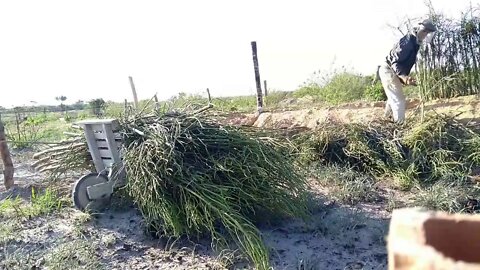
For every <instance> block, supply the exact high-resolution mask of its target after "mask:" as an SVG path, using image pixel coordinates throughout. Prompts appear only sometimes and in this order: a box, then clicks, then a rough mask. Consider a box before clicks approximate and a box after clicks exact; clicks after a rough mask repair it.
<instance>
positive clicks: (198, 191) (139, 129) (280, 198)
mask: <svg viewBox="0 0 480 270" xmlns="http://www.w3.org/2000/svg"><path fill="white" fill-rule="evenodd" d="M121 126H122V127H123V130H122V133H123V134H124V145H125V150H124V151H125V152H124V165H125V168H126V172H127V178H128V187H127V190H128V191H129V193H130V196H131V197H132V198H133V200H134V201H135V203H136V204H137V205H138V206H139V208H140V210H141V212H142V213H143V216H144V217H145V219H146V221H147V223H148V224H150V225H151V226H153V227H155V228H156V229H157V230H159V231H162V232H164V233H166V234H168V235H172V236H181V235H189V236H201V235H203V234H204V233H208V234H209V235H210V236H211V238H212V240H213V243H214V244H215V245H218V246H219V247H224V246H227V245H228V242H229V241H231V240H233V241H234V243H235V244H236V245H237V246H238V247H239V248H240V249H241V250H243V251H244V252H245V253H246V254H247V255H248V256H249V258H250V259H251V261H252V262H253V263H255V265H256V267H257V268H259V269H268V267H269V256H268V251H267V248H266V247H265V245H264V244H263V242H262V239H261V236H260V233H259V231H258V229H257V227H256V226H255V224H256V221H258V220H259V219H265V216H272V217H275V216H297V217H298V216H300V217H305V216H306V214H307V207H306V200H305V193H304V191H305V190H306V188H305V185H306V182H305V179H304V178H303V177H302V175H301V174H299V173H298V172H299V170H298V168H296V167H295V165H294V164H295V163H293V162H291V161H292V160H291V159H290V158H289V156H288V154H287V153H288V151H289V150H288V147H287V146H285V145H283V144H282V143H280V142H278V141H276V140H275V139H272V137H269V136H265V137H263V136H262V134H256V133H255V132H252V131H251V130H249V131H243V130H242V129H238V128H233V127H228V126H222V125H220V124H218V123H217V122H216V121H214V120H212V119H209V118H207V117H195V116H192V115H186V114H160V115H152V116H148V117H144V116H137V115H135V116H132V117H129V119H127V120H126V121H125V122H124V123H122V124H121Z"/></svg>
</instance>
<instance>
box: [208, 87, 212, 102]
mask: <svg viewBox="0 0 480 270" xmlns="http://www.w3.org/2000/svg"><path fill="white" fill-rule="evenodd" d="M207 94H208V104H210V103H212V96H210V89H208V88H207Z"/></svg>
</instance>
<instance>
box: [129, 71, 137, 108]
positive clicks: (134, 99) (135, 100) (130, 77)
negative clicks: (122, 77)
mask: <svg viewBox="0 0 480 270" xmlns="http://www.w3.org/2000/svg"><path fill="white" fill-rule="evenodd" d="M128 79H129V80H130V87H132V93H133V104H134V106H135V109H138V98H137V91H136V90H135V84H133V78H132V76H129V77H128Z"/></svg>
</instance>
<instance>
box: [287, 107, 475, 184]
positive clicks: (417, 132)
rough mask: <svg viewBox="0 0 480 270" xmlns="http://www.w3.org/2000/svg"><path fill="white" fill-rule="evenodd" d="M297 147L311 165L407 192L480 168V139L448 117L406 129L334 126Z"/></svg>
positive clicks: (302, 137)
mask: <svg viewBox="0 0 480 270" xmlns="http://www.w3.org/2000/svg"><path fill="white" fill-rule="evenodd" d="M295 141H296V142H297V144H298V146H299V149H300V152H303V153H304V154H303V155H302V156H301V158H302V161H303V162H305V163H307V164H308V163H313V162H319V163H321V164H325V165H329V164H336V165H341V166H347V167H351V168H353V169H354V170H356V171H360V172H366V173H369V174H372V175H374V176H380V177H391V178H392V179H394V181H395V183H396V184H397V185H398V186H399V187H401V188H404V189H409V188H411V187H413V186H415V185H429V184H433V183H435V182H437V181H438V180H439V179H442V178H444V177H445V176H447V175H448V176H452V177H453V178H461V177H464V176H465V175H468V174H470V173H471V172H472V170H473V169H475V168H477V167H478V166H479V165H480V163H479V161H480V158H479V157H480V148H479V147H478V146H479V143H480V134H479V133H477V131H475V130H474V129H473V128H470V127H468V126H467V125H464V124H462V123H459V122H458V121H456V120H455V119H454V118H453V117H447V116H439V115H436V116H429V117H427V118H426V119H425V120H424V121H423V122H420V121H411V122H410V123H409V124H407V125H398V124H393V123H386V122H382V121H376V122H372V123H369V124H356V123H355V124H341V125H338V126H331V125H329V126H328V127H327V126H325V127H321V128H319V129H317V130H315V131H311V132H309V133H304V134H301V135H299V136H298V137H297V138H296V140H295Z"/></svg>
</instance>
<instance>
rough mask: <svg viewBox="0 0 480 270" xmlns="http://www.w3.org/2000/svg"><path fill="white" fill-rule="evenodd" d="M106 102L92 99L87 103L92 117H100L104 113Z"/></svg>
mask: <svg viewBox="0 0 480 270" xmlns="http://www.w3.org/2000/svg"><path fill="white" fill-rule="evenodd" d="M106 104H107V103H106V102H105V101H104V100H103V99H102V98H97V99H92V100H90V101H89V102H88V106H89V107H90V110H91V112H92V114H93V115H95V116H97V117H100V116H102V115H103V112H104V111H105V107H106Z"/></svg>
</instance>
